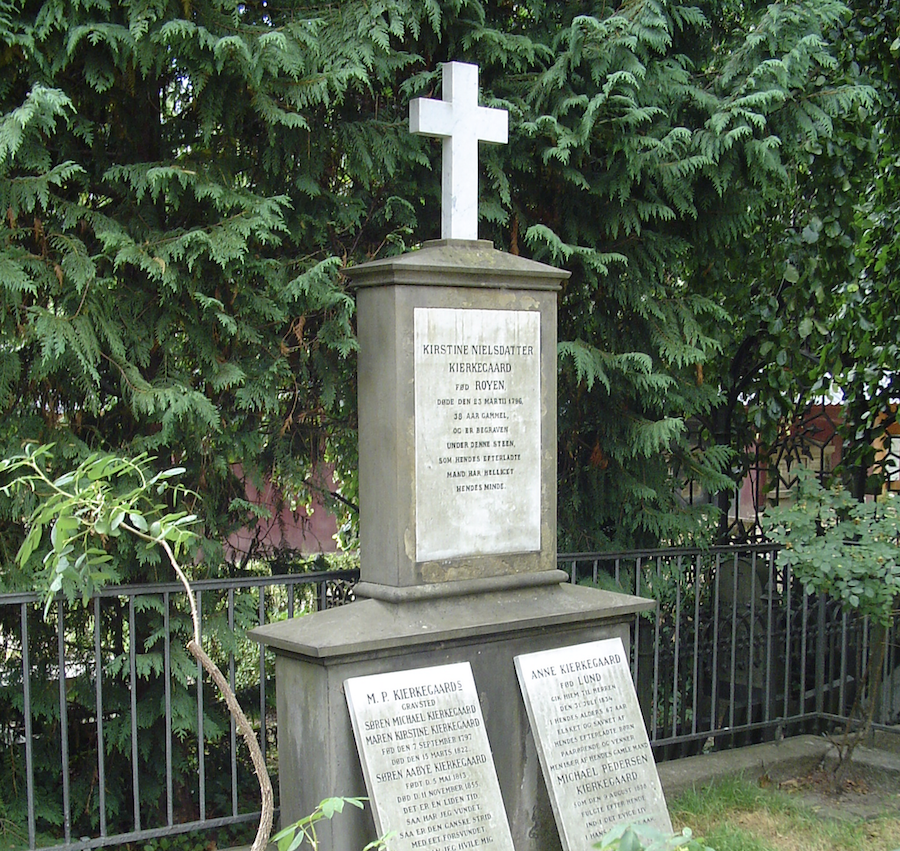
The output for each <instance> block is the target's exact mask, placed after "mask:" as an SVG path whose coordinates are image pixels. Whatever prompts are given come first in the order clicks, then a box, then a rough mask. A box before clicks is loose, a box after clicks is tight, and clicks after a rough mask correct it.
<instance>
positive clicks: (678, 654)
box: [656, 556, 682, 736]
mask: <svg viewBox="0 0 900 851" xmlns="http://www.w3.org/2000/svg"><path fill="white" fill-rule="evenodd" d="M681 564H682V562H681V556H679V557H678V561H677V565H678V569H677V574H676V575H677V576H678V579H679V581H678V582H676V583H675V658H674V663H673V665H672V735H673V736H677V735H678V714H679V711H680V706H679V704H680V701H679V699H678V698H679V695H678V669H679V662H680V660H681ZM661 570H662V559H661V558H657V560H656V575H657V576H659V575H660V571H661Z"/></svg>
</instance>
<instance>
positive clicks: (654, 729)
mask: <svg viewBox="0 0 900 851" xmlns="http://www.w3.org/2000/svg"><path fill="white" fill-rule="evenodd" d="M643 569H644V560H643V559H642V558H641V557H640V556H638V557H637V558H636V559H635V560H634V572H635V574H636V575H637V576H638V579H637V582H638V583H640V575H641V571H642V570H643ZM662 619H663V612H662V608H661V607H660V606H659V605H657V607H656V618H655V619H654V624H653V701H652V704H653V706H652V711H651V713H650V717H651V721H650V730H651V738H654V739H655V738H656V737H657V735H658V733H659V635H660V630H661V628H662V627H661V622H662Z"/></svg>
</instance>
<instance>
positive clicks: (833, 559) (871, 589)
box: [764, 471, 900, 627]
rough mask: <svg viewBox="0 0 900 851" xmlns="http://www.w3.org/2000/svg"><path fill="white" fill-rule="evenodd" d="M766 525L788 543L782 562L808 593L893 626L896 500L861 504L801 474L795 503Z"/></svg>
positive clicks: (898, 531) (898, 590) (897, 582)
mask: <svg viewBox="0 0 900 851" xmlns="http://www.w3.org/2000/svg"><path fill="white" fill-rule="evenodd" d="M764 521H765V524H766V527H767V531H768V534H769V535H770V537H771V538H772V539H773V540H775V541H778V542H780V543H783V544H784V548H783V549H782V550H781V551H780V552H779V554H778V562H779V564H782V565H786V566H789V567H790V568H791V572H792V574H793V576H794V577H795V578H796V579H797V580H799V581H800V582H802V583H803V585H804V586H805V587H806V591H807V593H809V594H816V593H819V592H823V593H825V594H829V595H831V596H832V597H834V598H836V599H838V600H840V601H841V603H842V604H843V605H844V607H845V608H846V609H848V610H852V611H855V612H858V613H859V614H861V615H864V616H866V617H869V618H871V619H872V620H874V621H875V622H877V623H879V624H881V625H882V626H884V627H888V626H890V624H891V623H892V620H893V617H894V614H895V610H896V606H897V602H898V596H900V507H898V505H897V499H896V498H895V497H893V496H887V497H885V498H884V499H882V500H879V501H878V502H859V501H857V500H855V499H854V498H853V497H852V496H851V495H850V494H849V493H847V492H846V491H845V490H844V489H842V488H839V487H837V488H833V489H826V488H823V487H822V485H820V484H819V482H818V481H817V480H816V478H815V477H814V476H813V475H812V474H811V473H809V472H808V471H801V472H800V475H799V476H798V479H797V488H796V494H795V500H794V502H793V504H792V505H790V506H787V507H782V506H779V507H778V508H771V509H768V510H767V511H766V513H765V516H764Z"/></svg>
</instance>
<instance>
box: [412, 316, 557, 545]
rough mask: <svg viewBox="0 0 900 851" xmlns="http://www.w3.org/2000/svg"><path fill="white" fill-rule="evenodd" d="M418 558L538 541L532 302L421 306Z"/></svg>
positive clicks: (536, 353) (537, 363) (536, 349)
mask: <svg viewBox="0 0 900 851" xmlns="http://www.w3.org/2000/svg"><path fill="white" fill-rule="evenodd" d="M414 345H415V356H414V368H415V417H416V561H430V560H439V559H450V558H464V557H468V556H478V555H497V554H500V553H519V552H537V551H539V550H540V548H541V408H542V404H541V328H540V314H539V313H538V312H537V311H531V310H475V309H463V308H437V307H420V308H416V310H415V332H414Z"/></svg>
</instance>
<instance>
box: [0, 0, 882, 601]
mask: <svg viewBox="0 0 900 851" xmlns="http://www.w3.org/2000/svg"><path fill="white" fill-rule="evenodd" d="M846 11H847V10H846V8H845V7H844V6H843V5H842V4H840V3H838V2H834V0H798V2H792V3H790V4H788V5H780V4H776V5H772V6H769V7H767V6H763V5H761V6H759V7H757V6H754V5H752V4H751V5H749V6H747V5H745V4H737V3H732V2H729V0H709V2H707V3H703V4H700V5H684V4H682V3H679V2H675V0H636V2H628V3H625V4H623V5H622V6H621V7H620V8H618V9H613V8H611V7H609V6H607V5H605V4H600V3H598V4H584V3H581V2H574V0H571V2H553V3H549V2H540V0H526V2H523V3H515V4H511V3H506V2H477V0H448V2H437V0H428V2H414V1H413V0H383V2H375V3H373V2H363V0H348V2H342V3H340V4H331V5H320V4H309V3H304V2H295V3H290V4H287V3H282V2H279V0H275V2H268V0H267V2H262V3H257V2H236V0H181V2H165V0H132V2H122V3H106V2H102V3H101V2H87V3H69V2H65V0H50V2H44V3H38V2H34V1H33V0H0V43H2V52H0V209H2V210H3V224H2V227H3V229H4V234H3V237H4V238H3V242H2V245H0V302H2V316H0V407H2V411H3V417H2V421H0V446H2V448H3V450H4V451H5V452H6V453H7V454H9V453H10V452H14V451H17V450H18V448H19V446H20V445H21V443H22V442H23V441H27V440H35V441H39V442H55V443H56V444H57V446H58V450H57V452H58V457H59V458H60V459H61V462H62V463H65V462H67V461H72V460H75V459H78V458H83V457H84V456H85V455H86V454H87V453H88V452H90V451H91V450H92V449H104V450H114V451H118V452H121V453H125V454H137V453H139V452H143V451H147V452H150V453H152V454H154V455H157V456H159V457H160V459H161V463H165V464H166V465H169V464H172V463H177V464H179V465H182V466H185V467H187V468H188V471H189V472H188V478H187V481H186V484H188V485H189V486H191V487H193V489H194V490H196V491H197V492H198V493H199V494H201V496H202V505H198V506H197V511H198V513H200V514H201V515H202V516H203V518H204V522H205V528H206V534H207V538H208V540H209V541H221V540H222V539H223V537H224V535H225V534H226V533H227V532H228V531H229V530H230V529H231V528H233V527H234V526H235V525H236V524H243V523H245V522H247V512H248V511H249V510H250V509H251V506H249V505H248V504H247V503H246V501H245V499H244V491H243V487H242V484H241V482H240V481H239V479H238V478H237V477H236V475H235V469H236V467H235V465H240V468H241V469H243V471H244V472H245V473H246V474H247V475H249V476H251V477H253V478H256V479H257V480H261V479H262V478H264V477H269V476H271V477H274V478H275V479H276V481H279V482H282V483H284V484H285V486H286V487H287V488H288V490H289V491H290V492H294V493H297V494H298V495H299V499H301V500H303V499H304V498H306V495H307V494H308V492H309V484H310V480H311V478H314V476H313V469H314V465H315V464H316V462H318V461H319V460H321V459H323V458H325V459H329V460H332V461H333V462H334V463H336V465H337V467H338V471H339V475H340V476H341V477H342V481H343V486H342V493H343V496H344V497H345V498H346V499H348V500H349V501H351V502H352V500H353V498H354V470H355V451H356V450H355V434H354V427H355V414H354V409H355V402H354V397H355V391H354V378H353V376H354V366H355V364H354V351H355V341H354V335H353V302H352V297H351V296H350V295H349V294H348V292H347V290H346V287H345V285H344V283H343V279H342V277H341V275H340V271H341V269H342V268H343V267H344V266H345V265H346V264H353V263H358V262H362V261H365V260H368V259H372V258H375V257H381V256H387V255H389V254H392V253H397V252H400V251H403V250H407V249H409V248H411V247H414V246H415V245H417V244H419V243H421V242H422V241H423V240H426V239H430V238H434V237H436V236H437V235H438V220H439V186H440V181H439V178H438V170H439V156H440V152H439V148H440V146H438V145H436V144H434V143H433V140H428V139H422V138H418V137H414V136H411V135H410V134H409V133H408V130H407V109H408V102H409V100H410V99H411V98H412V97H416V96H423V95H424V96H431V95H433V94H434V92H435V91H436V90H439V79H440V76H439V75H440V63H441V62H443V61H447V60H461V61H471V62H476V63H478V64H479V65H480V66H481V82H482V102H483V103H484V104H485V105H489V106H502V107H504V108H506V109H508V110H509V111H510V119H511V133H510V144H509V145H507V146H505V147H501V146H491V147H490V148H485V150H484V151H483V153H482V163H483V166H482V167H483V169H484V172H485V177H486V179H484V180H482V187H483V197H482V203H481V215H482V225H481V231H482V236H484V237H486V238H490V239H492V240H493V241H494V243H495V245H496V246H497V247H498V248H502V249H505V250H509V251H512V252H520V253H528V254H530V255H532V256H534V257H535V258H537V259H541V260H546V261H549V262H554V263H558V264H560V265H564V266H565V267H566V268H568V269H570V270H571V271H572V272H573V275H572V278H571V280H570V281H569V283H568V284H567V286H566V288H565V290H564V292H563V293H562V296H561V301H560V308H561V310H560V339H561V341H562V342H561V345H560V355H561V383H560V391H561V392H560V399H561V403H560V450H559V459H560V464H559V467H560V493H561V499H560V521H561V542H562V544H563V545H565V546H569V547H579V548H582V547H594V546H599V545H605V546H624V545H628V544H636V543H641V544H646V543H655V542H657V541H659V540H673V541H674V540H681V539H685V538H687V537H690V536H692V535H695V534H697V532H698V530H699V529H701V528H702V526H703V523H704V517H703V516H697V515H694V514H691V513H690V512H689V511H686V510H684V509H683V507H682V506H680V505H679V503H678V500H677V495H676V494H677V490H678V485H679V483H680V482H682V481H683V480H685V479H686V478H688V477H690V478H692V479H694V480H697V481H699V482H700V483H701V484H703V485H704V486H705V487H707V488H708V489H710V490H714V489H716V488H719V487H723V486H725V485H726V484H728V482H729V478H728V474H729V472H730V458H731V449H730V448H729V446H728V445H727V441H724V442H723V441H719V442H718V443H716V442H713V441H710V442H708V445H707V448H706V449H705V450H703V451H701V450H698V449H697V448H696V446H695V445H694V444H693V443H692V442H691V441H689V440H688V434H687V424H688V423H689V422H690V421H693V420H697V419H698V418H703V417H706V416H708V415H709V414H710V413H711V412H713V411H714V410H715V408H716V405H717V404H718V403H719V392H720V383H719V382H718V381H716V380H710V379H709V377H708V376H711V375H715V374H716V369H717V367H716V364H717V363H718V362H719V361H720V360H722V359H723V358H724V357H725V356H726V355H727V352H726V351H725V349H726V347H727V345H728V344H729V343H730V341H731V339H732V337H731V336H730V334H729V323H730V321H731V319H732V317H729V316H728V315H727V314H726V313H725V312H724V310H723V306H722V302H723V299H722V298H721V296H720V291H721V288H719V289H717V286H718V285H717V284H716V283H715V282H714V283H713V285H711V286H707V287H705V288H704V287H700V286H698V285H697V281H698V280H699V279H702V278H703V276H704V275H707V276H708V275H709V274H710V273H716V274H718V273H717V269H718V268H719V266H720V265H721V264H722V262H724V261H723V258H728V257H731V256H733V254H734V253H735V251H736V246H740V245H741V244H742V241H743V240H745V239H746V238H747V235H748V234H752V233H753V231H754V228H755V227H758V226H760V223H762V222H765V221H766V219H767V217H769V216H770V215H771V211H772V210H773V209H776V208H777V203H776V202H777V199H778V198H779V197H780V193H781V192H782V191H783V190H784V187H785V185H786V184H789V183H790V181H791V179H792V176H793V175H794V174H795V170H796V163H797V162H798V161H799V159H800V157H801V156H806V157H808V156H809V155H810V153H809V152H810V150H811V149H812V147H811V146H815V145H816V144H822V143H824V142H825V141H826V140H827V139H828V138H829V136H830V134H831V133H832V132H833V126H834V124H833V122H834V120H835V118H836V117H838V116H841V115H846V114H850V113H852V111H853V110H855V109H856V108H857V107H858V106H859V105H862V104H864V103H866V102H867V101H868V98H869V93H868V90H867V89H865V88H864V87H862V86H860V85H858V84H856V83H855V82H854V81H845V80H842V79H839V78H838V75H837V73H836V70H835V61H834V57H833V54H832V51H831V47H830V46H829V43H828V37H829V33H830V32H832V31H834V30H835V28H836V27H837V26H838V24H839V23H840V22H841V21H842V20H843V19H844V17H845V16H846ZM707 270H711V272H707ZM27 509H28V506H27V505H23V504H13V503H10V502H6V503H4V504H3V505H2V507H0V514H2V524H3V525H2V529H0V547H2V548H3V549H2V551H0V560H2V563H3V564H4V565H10V564H11V563H12V558H11V557H10V555H11V553H12V552H14V551H15V547H16V546H17V541H18V540H19V538H18V536H19V534H20V533H19V532H18V531H17V530H18V528H19V526H18V523H19V519H20V518H21V517H22V516H23V515H24V514H25V513H26V512H27ZM120 546H123V547H124V546H126V544H121V545H120ZM215 549H216V548H215V545H213V544H210V545H209V550H210V551H209V553H208V560H207V563H208V564H215V563H217V562H218V555H219V554H217V553H216V551H215ZM39 555H40V554H36V555H35V564H39ZM121 555H122V556H124V558H122V559H121V564H122V565H123V566H124V567H123V569H125V568H126V567H127V566H128V565H129V564H130V561H129V558H130V556H129V553H127V552H123V553H121ZM4 571H5V576H4V579H5V581H6V582H7V584H8V585H9V584H14V583H15V582H16V578H15V577H13V576H11V575H10V572H9V570H8V569H7V568H6V567H4ZM147 571H148V568H147V567H142V568H141V573H143V574H146V573H147ZM22 581H23V582H25V583H27V581H28V580H27V577H23V578H22Z"/></svg>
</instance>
